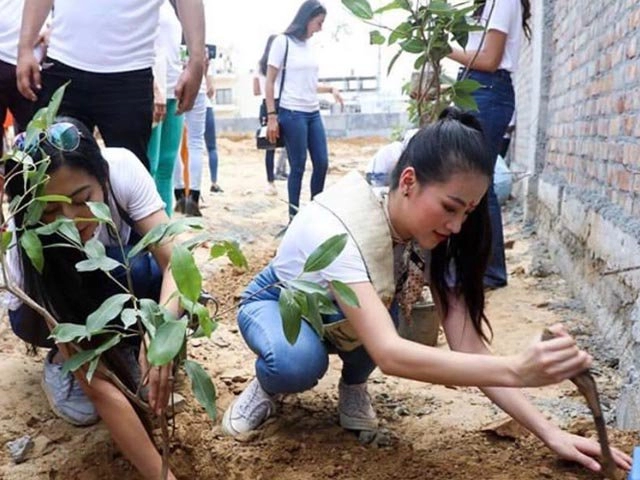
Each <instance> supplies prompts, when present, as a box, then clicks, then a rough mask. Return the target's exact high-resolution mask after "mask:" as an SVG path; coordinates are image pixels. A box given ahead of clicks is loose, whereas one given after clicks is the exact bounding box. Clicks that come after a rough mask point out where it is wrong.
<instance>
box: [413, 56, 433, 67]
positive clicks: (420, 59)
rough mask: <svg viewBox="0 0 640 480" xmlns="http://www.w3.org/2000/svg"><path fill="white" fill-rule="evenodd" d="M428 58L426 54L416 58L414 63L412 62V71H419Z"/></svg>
mask: <svg viewBox="0 0 640 480" xmlns="http://www.w3.org/2000/svg"><path fill="white" fill-rule="evenodd" d="M428 58H429V56H428V55H427V54H426V53H423V54H421V55H420V56H419V57H418V58H416V61H415V62H413V69H414V70H420V69H421V68H422V66H423V65H424V64H425V63H426V61H427V59H428Z"/></svg>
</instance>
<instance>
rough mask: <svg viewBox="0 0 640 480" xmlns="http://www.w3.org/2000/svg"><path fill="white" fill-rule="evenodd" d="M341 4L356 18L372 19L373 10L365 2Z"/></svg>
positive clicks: (347, 0) (348, 0)
mask: <svg viewBox="0 0 640 480" xmlns="http://www.w3.org/2000/svg"><path fill="white" fill-rule="evenodd" d="M342 4H343V5H344V6H345V7H347V8H348V9H349V10H350V11H351V13H353V14H354V15H355V16H356V17H358V18H362V19H364V20H371V19H372V18H373V10H372V9H371V5H369V2H368V1H367V0H342Z"/></svg>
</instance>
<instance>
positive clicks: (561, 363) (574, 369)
mask: <svg viewBox="0 0 640 480" xmlns="http://www.w3.org/2000/svg"><path fill="white" fill-rule="evenodd" d="M549 330H550V331H551V332H552V333H553V334H554V335H555V338H553V339H551V340H546V341H543V340H539V341H537V342H536V343H535V344H533V345H532V346H531V347H529V348H528V349H527V350H525V351H524V352H523V353H521V354H520V355H518V360H517V363H516V367H515V369H516V375H517V376H518V378H519V381H520V382H519V383H520V386H522V387H539V386H543V385H550V384H553V383H559V382H561V381H563V380H566V379H568V378H571V377H573V376H575V375H577V374H579V373H580V372H582V371H584V370H586V369H587V368H589V367H590V366H591V362H592V361H593V358H592V357H591V355H589V354H588V353H586V352H585V351H583V350H580V349H579V348H578V346H577V345H576V341H575V340H574V339H573V337H571V336H570V335H569V334H568V333H567V332H566V331H565V330H564V328H562V326H560V325H554V326H553V327H550V328H549Z"/></svg>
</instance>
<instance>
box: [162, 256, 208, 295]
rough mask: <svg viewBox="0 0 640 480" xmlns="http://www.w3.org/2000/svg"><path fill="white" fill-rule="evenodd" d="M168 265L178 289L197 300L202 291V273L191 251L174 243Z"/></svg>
mask: <svg viewBox="0 0 640 480" xmlns="http://www.w3.org/2000/svg"><path fill="white" fill-rule="evenodd" d="M170 265H171V275H173V279H174V280H175V282H176V286H177V287H178V291H179V292H180V293H181V294H182V295H184V296H185V297H187V298H188V299H189V300H191V301H192V302H197V301H198V298H199V297H200V293H201V292H202V275H201V274H200V270H198V267H197V266H196V261H195V259H194V258H193V255H192V254H191V252H190V251H189V250H188V249H187V248H186V247H185V246H183V245H179V244H178V245H174V247H173V252H172V253H171V260H170Z"/></svg>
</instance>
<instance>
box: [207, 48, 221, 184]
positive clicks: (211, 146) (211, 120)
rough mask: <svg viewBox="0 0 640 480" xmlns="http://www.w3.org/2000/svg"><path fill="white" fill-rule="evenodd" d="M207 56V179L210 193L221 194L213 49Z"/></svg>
mask: <svg viewBox="0 0 640 480" xmlns="http://www.w3.org/2000/svg"><path fill="white" fill-rule="evenodd" d="M212 53H213V55H212V54H210V55H209V66H208V67H207V77H206V79H205V80H206V86H207V113H206V119H205V127H204V141H205V143H206V145H207V154H208V155H209V178H210V179H211V187H210V188H209V191H210V192H211V193H222V192H223V191H224V190H222V188H221V187H220V185H218V145H217V142H216V118H215V115H214V110H213V102H214V101H215V98H216V86H215V83H214V80H213V75H214V72H215V63H214V62H213V60H215V49H214V51H213V52H212Z"/></svg>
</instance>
